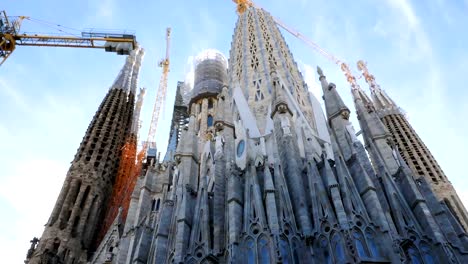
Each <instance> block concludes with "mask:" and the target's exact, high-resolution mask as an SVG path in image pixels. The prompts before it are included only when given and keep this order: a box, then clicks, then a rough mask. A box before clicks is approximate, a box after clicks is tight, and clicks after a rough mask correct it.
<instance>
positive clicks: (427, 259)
mask: <svg viewBox="0 0 468 264" xmlns="http://www.w3.org/2000/svg"><path fill="white" fill-rule="evenodd" d="M420 248H421V252H422V255H423V259H424V263H426V264H434V263H435V261H434V257H432V255H431V249H430V247H429V246H428V245H427V244H421V245H420Z"/></svg>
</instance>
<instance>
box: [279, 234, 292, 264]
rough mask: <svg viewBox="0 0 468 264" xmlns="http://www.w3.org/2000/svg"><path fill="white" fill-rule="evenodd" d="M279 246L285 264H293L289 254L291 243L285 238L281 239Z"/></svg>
mask: <svg viewBox="0 0 468 264" xmlns="http://www.w3.org/2000/svg"><path fill="white" fill-rule="evenodd" d="M279 246H280V253H281V258H282V259H283V264H289V263H291V260H290V254H289V243H288V241H287V240H286V238H285V237H281V239H280V242H279Z"/></svg>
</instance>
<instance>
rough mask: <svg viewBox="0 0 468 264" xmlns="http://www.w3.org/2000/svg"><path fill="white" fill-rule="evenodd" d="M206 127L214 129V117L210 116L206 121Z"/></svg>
mask: <svg viewBox="0 0 468 264" xmlns="http://www.w3.org/2000/svg"><path fill="white" fill-rule="evenodd" d="M206 125H207V126H208V127H212V126H213V116H212V115H208V118H207V119H206Z"/></svg>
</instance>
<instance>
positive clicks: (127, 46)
mask: <svg viewBox="0 0 468 264" xmlns="http://www.w3.org/2000/svg"><path fill="white" fill-rule="evenodd" d="M23 20H30V21H34V20H33V19H31V18H30V17H27V16H11V17H9V16H7V14H6V12H5V11H1V12H0V60H1V62H0V65H2V64H3V63H4V62H5V60H6V59H8V57H9V56H10V55H11V53H13V51H14V50H15V49H16V47H17V46H42V47H69V48H95V49H104V50H105V51H108V52H116V53H117V54H119V55H128V54H129V53H130V51H132V50H134V49H135V48H136V47H137V42H136V37H135V35H134V34H132V33H127V32H93V31H87V32H80V35H41V34H28V33H22V32H21V31H20V29H21V24H22V22H23ZM49 24H50V23H49Z"/></svg>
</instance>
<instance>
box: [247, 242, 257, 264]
mask: <svg viewBox="0 0 468 264" xmlns="http://www.w3.org/2000/svg"><path fill="white" fill-rule="evenodd" d="M245 246H246V250H247V252H246V253H247V254H245V257H246V258H247V261H246V263H248V264H255V248H254V241H253V239H252V238H249V239H247V243H246V244H245Z"/></svg>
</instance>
